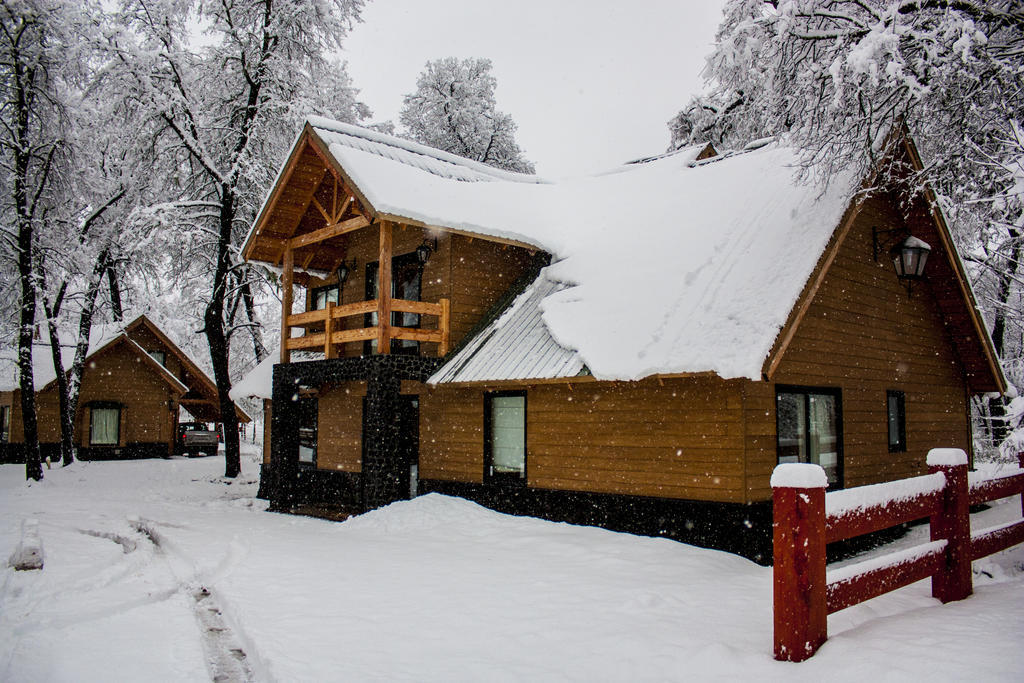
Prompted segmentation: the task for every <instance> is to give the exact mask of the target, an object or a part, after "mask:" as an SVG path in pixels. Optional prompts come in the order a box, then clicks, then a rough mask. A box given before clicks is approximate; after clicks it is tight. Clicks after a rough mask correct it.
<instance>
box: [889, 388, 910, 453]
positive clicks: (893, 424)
mask: <svg viewBox="0 0 1024 683" xmlns="http://www.w3.org/2000/svg"><path fill="white" fill-rule="evenodd" d="M885 411H886V417H887V421H888V424H889V452H890V453H903V452H904V451H906V450H907V408H906V403H905V399H904V396H903V392H902V391H893V390H890V391H887V392H885Z"/></svg>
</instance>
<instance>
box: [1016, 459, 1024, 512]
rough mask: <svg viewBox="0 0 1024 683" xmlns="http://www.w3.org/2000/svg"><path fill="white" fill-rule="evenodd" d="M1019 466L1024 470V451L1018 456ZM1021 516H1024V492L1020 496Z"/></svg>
mask: <svg viewBox="0 0 1024 683" xmlns="http://www.w3.org/2000/svg"><path fill="white" fill-rule="evenodd" d="M1017 466H1018V467H1020V468H1021V469H1022V470H1024V451H1021V452H1020V453H1018V454H1017ZM1020 514H1021V515H1024V491H1021V494H1020Z"/></svg>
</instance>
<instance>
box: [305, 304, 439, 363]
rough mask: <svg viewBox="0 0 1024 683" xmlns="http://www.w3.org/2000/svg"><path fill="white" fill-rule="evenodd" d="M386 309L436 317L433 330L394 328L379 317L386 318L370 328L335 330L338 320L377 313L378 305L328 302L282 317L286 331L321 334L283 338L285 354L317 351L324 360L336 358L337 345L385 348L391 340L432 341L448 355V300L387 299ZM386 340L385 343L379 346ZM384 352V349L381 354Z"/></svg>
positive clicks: (338, 326)
mask: <svg viewBox="0 0 1024 683" xmlns="http://www.w3.org/2000/svg"><path fill="white" fill-rule="evenodd" d="M390 308H391V311H392V312H394V313H415V314H418V315H421V316H424V315H426V316H435V317H437V329H432V330H427V329H421V328H416V327H398V326H395V325H391V324H388V322H389V321H384V323H385V324H383V325H382V324H380V323H381V318H383V317H390V316H381V315H378V316H377V318H378V324H377V325H376V326H374V327H360V328H356V329H339V328H340V327H342V325H339V324H338V321H339V320H344V319H345V318H351V317H353V316H363V315H366V314H367V313H378V311H379V309H380V302H379V301H378V300H376V299H373V300H370V301H357V302H356V303H352V304H343V305H340V306H339V305H335V304H333V303H330V302H328V304H327V307H326V308H321V309H319V310H316V311H306V312H305V313H293V314H291V315H288V316H287V318H286V326H287V330H291V329H292V328H294V327H301V328H304V329H309V328H322V329H323V331H322V332H320V331H317V332H313V333H307V334H306V335H305V336H302V337H291V336H288V335H287V332H286V339H285V348H286V349H287V350H288V351H294V350H296V349H317V348H321V349H323V351H324V357H326V358H336V357H337V348H338V346H339V345H342V344H347V343H349V342H360V341H367V340H371V339H377V340H378V348H381V347H383V348H384V349H388V348H389V347H390V341H391V340H392V339H407V340H411V341H418V342H434V343H436V344H437V355H438V356H444V355H445V354H447V353H448V349H449V345H450V341H451V340H450V332H451V328H450V318H451V304H450V302H449V300H448V299H441V300H440V301H438V302H437V303H436V304H434V303H428V302H425V301H409V300H407V299H391V300H390ZM381 340H386V343H385V344H380V343H379V342H380V341H381ZM384 352H385V353H386V352H387V351H386V350H385V351H384Z"/></svg>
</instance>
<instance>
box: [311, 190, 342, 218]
mask: <svg viewBox="0 0 1024 683" xmlns="http://www.w3.org/2000/svg"><path fill="white" fill-rule="evenodd" d="M335 184H337V181H335ZM312 203H313V206H315V207H316V210H317V211H319V212H320V215H321V216H323V217H324V223H325V224H326V225H331V224H332V223H336V222H337V221H336V220H335V219H334V216H332V215H331V214H329V213H327V209H325V208H324V207H323V204H321V203H320V200H318V199H317V198H316V197H313V202H312Z"/></svg>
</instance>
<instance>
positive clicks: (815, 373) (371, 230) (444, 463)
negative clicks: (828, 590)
mask: <svg viewBox="0 0 1024 683" xmlns="http://www.w3.org/2000/svg"><path fill="white" fill-rule="evenodd" d="M896 153H897V154H901V155H904V156H905V160H906V161H907V162H908V163H910V164H912V165H917V166H918V167H920V162H919V159H918V157H917V154H916V151H915V150H914V147H913V145H912V143H911V142H910V140H909V139H907V138H904V139H903V140H902V141H901V142H900V144H899V145H898V149H897V151H896ZM794 160H795V156H794V153H793V152H792V151H790V150H786V149H783V148H780V147H778V146H777V145H776V144H768V145H764V146H761V147H759V148H751V149H747V150H743V151H741V152H731V153H726V154H717V153H716V152H715V150H714V149H713V148H711V147H710V146H698V147H693V148H688V149H683V150H679V151H677V152H674V153H669V154H666V155H662V156H660V157H654V158H651V159H645V160H641V161H639V162H634V163H632V164H627V165H624V166H622V167H620V168H618V169H614V170H613V171H611V172H609V173H606V174H602V175H600V176H594V177H591V178H583V179H579V180H576V181H564V182H561V183H550V182H547V181H544V180H543V179H541V178H538V177H535V176H523V175H517V174H512V173H507V172H504V171H500V170H496V169H492V168H489V167H486V166H482V165H479V164H476V163H473V162H470V161H467V160H464V159H461V158H458V157H454V156H452V155H449V154H446V153H443V152H439V151H437V150H432V149H429V148H426V147H422V146H420V145H417V144H414V143H411V142H408V141H404V140H399V139H396V138H392V137H389V136H386V135H382V134H380V133H376V132H374V131H369V130H365V129H362V128H358V127H355V126H350V125H346V124H341V123H337V122H333V121H328V120H325V119H310V120H309V121H308V122H307V124H306V126H305V127H304V129H303V131H302V133H301V135H300V136H299V138H298V140H297V142H296V144H295V146H294V148H293V149H292V151H291V153H290V155H289V157H288V159H287V161H286V163H285V164H284V166H283V168H282V170H281V172H280V174H279V176H278V178H277V180H276V182H275V184H274V186H273V188H272V189H271V191H270V193H269V195H268V198H267V201H266V203H265V204H264V206H263V208H262V209H261V211H260V213H259V215H258V217H257V219H256V221H255V223H254V225H253V227H252V229H251V231H250V233H249V235H248V237H247V239H246V242H245V245H244V251H243V253H244V256H245V258H246V259H248V260H250V261H254V262H260V263H263V264H267V265H269V266H271V267H273V268H276V269H279V270H280V272H281V283H282V287H283V289H282V300H283V309H282V316H281V352H280V356H279V357H278V358H276V359H275V360H274V361H268V362H266V364H265V365H264V366H263V367H262V368H258V369H257V371H255V372H254V376H253V377H251V378H249V379H247V380H246V382H245V384H246V389H245V390H244V393H245V394H246V395H252V396H260V397H262V398H264V399H265V401H266V402H265V408H266V412H267V420H266V425H267V429H268V432H269V433H268V434H267V438H266V440H265V444H266V450H265V457H264V465H263V471H262V477H263V490H264V491H265V492H266V494H267V495H268V497H269V498H270V500H271V504H272V508H273V509H278V510H284V509H292V508H295V507H297V506H300V505H304V504H310V503H313V504H323V505H334V506H340V507H344V508H347V509H350V510H365V509H371V508H375V507H378V506H381V505H385V504H387V503H390V502H392V501H395V500H399V499H404V498H408V497H411V496H415V495H421V494H424V493H428V492H441V493H445V494H451V495H458V496H464V497H467V498H470V499H473V500H476V501H478V502H480V503H482V504H484V505H488V506H490V507H493V508H495V509H499V510H502V511H506V512H512V513H516V514H529V515H535V516H541V517H546V518H550V519H558V520H567V521H571V522H576V523H585V524H596V525H601V526H606V527H609V528H612V529H618V530H624V531H631V532H636V533H644V534H651V535H664V536H668V537H671V538H676V539H679V540H682V541H686V542H691V543H696V544H700V545H705V546H710V547H716V548H722V549H726V550H730V551H733V552H738V553H742V554H744V555H747V556H748V557H751V558H753V559H756V560H757V561H761V562H767V561H768V558H769V557H770V552H766V549H768V548H770V541H771V502H770V498H771V490H770V487H769V477H770V475H771V472H772V469H773V468H774V467H775V465H776V464H777V463H780V462H796V461H803V462H815V463H818V464H820V465H822V466H823V467H824V468H825V470H826V472H827V474H828V477H829V481H830V485H831V486H832V487H834V488H839V487H849V486H859V485H863V484H871V483H875V482H881V481H886V480H891V479H896V478H901V477H906V476H910V475H914V474H918V473H920V472H922V471H923V469H924V463H925V453H926V452H927V451H928V450H929V449H930V448H933V447H937V446H950V447H957V448H963V449H965V450H967V451H968V452H969V451H970V450H971V441H972V440H971V421H970V407H969V403H970V401H969V399H970V397H971V395H972V394H976V393H979V392H993V391H995V392H1002V391H1003V390H1004V389H1005V380H1004V378H1003V375H1002V373H1001V370H1000V367H999V364H998V362H997V359H996V357H995V354H994V352H993V350H992V346H991V343H990V341H989V338H988V334H987V332H986V329H985V327H984V323H983V321H982V319H981V316H980V313H979V312H978V308H977V305H976V302H975V300H974V297H973V295H972V293H971V290H970V287H969V285H968V282H967V279H966V277H965V274H964V269H963V266H962V264H961V262H960V260H959V258H958V256H957V255H956V252H955V250H954V247H953V243H952V240H951V238H950V234H949V231H948V229H947V227H946V224H945V222H944V220H943V218H942V215H941V213H939V210H938V208H937V206H936V205H935V203H934V202H933V201H932V197H930V196H926V195H921V196H915V197H905V196H899V195H897V194H895V193H894V192H886V191H877V190H876V191H872V192H866V191H865V190H864V188H866V187H870V186H871V185H872V183H873V182H874V179H863V178H854V177H844V178H837V179H834V180H833V182H832V183H830V184H829V185H827V186H818V185H815V184H813V183H802V182H799V181H798V180H797V179H796V178H795V176H794V167H793V162H794ZM922 253H923V256H922ZM922 262H923V263H924V265H925V267H924V270H923V271H922V272H920V273H918V272H916V270H915V265H916V264H918V263H922ZM894 265H895V266H898V267H900V268H905V269H907V270H905V271H904V272H903V273H902V275H901V274H898V273H897V271H896V269H895V268H894ZM303 291H304V296H302V294H303ZM296 292H297V293H298V294H299V296H296ZM303 301H304V304H301V302H303ZM297 306H298V307H299V308H300V309H301V310H296V307H297ZM271 366H272V367H271ZM238 390H240V387H236V391H238Z"/></svg>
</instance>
